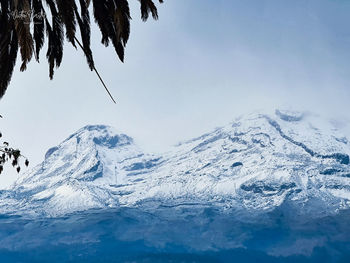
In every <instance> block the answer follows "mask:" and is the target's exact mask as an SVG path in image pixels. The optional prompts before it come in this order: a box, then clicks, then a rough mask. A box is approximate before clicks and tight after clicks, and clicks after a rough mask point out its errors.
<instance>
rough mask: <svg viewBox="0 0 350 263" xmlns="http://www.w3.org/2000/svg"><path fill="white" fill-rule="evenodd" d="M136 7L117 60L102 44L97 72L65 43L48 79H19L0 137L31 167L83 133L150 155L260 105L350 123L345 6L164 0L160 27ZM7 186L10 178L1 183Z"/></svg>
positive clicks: (36, 69) (1, 106) (337, 1)
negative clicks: (118, 140) (109, 132)
mask: <svg viewBox="0 0 350 263" xmlns="http://www.w3.org/2000/svg"><path fill="white" fill-rule="evenodd" d="M131 2H132V15H133V20H132V28H131V37H130V40H129V44H128V46H127V49H126V59H125V63H124V64H122V63H120V62H119V61H118V59H117V56H116V54H115V53H114V49H113V48H112V47H109V48H104V46H103V45H101V44H100V39H101V36H100V33H99V32H98V30H97V28H96V26H95V25H94V26H93V32H92V48H93V52H94V57H95V61H96V66H97V68H98V69H99V71H100V73H101V74H102V76H103V78H104V80H105V82H106V83H107V85H108V87H109V88H110V90H111V92H112V93H113V95H114V96H115V98H116V99H117V105H115V104H113V103H112V102H111V101H110V99H109V98H108V96H107V94H106V93H105V91H104V89H103V87H102V86H101V84H100V82H99V81H98V79H97V77H96V76H95V75H94V73H92V72H90V71H89V69H88V66H87V64H86V62H85V58H84V57H83V54H82V51H81V50H75V49H74V48H72V47H71V46H70V44H68V43H66V45H65V53H64V58H63V63H62V66H61V68H60V69H58V70H56V74H55V78H54V80H53V81H50V80H49V78H48V65H47V62H46V58H45V53H46V47H45V49H44V50H43V51H42V54H41V63H40V64H38V63H36V62H35V61H32V62H31V63H30V65H29V67H28V70H27V71H26V72H24V73H21V72H19V63H17V67H16V69H15V72H14V75H13V78H12V82H11V84H10V86H9V89H8V91H7V93H6V94H5V96H4V98H3V99H2V100H1V101H0V113H1V114H2V115H3V116H4V119H2V120H0V127H1V131H2V133H3V135H4V137H5V138H6V140H8V141H10V142H11V143H12V145H13V146H16V147H20V149H21V150H22V152H23V153H24V154H25V155H26V156H27V157H28V158H29V159H30V161H31V164H32V165H34V164H38V163H39V162H41V161H42V160H43V158H44V154H45V152H46V151H47V149H48V148H49V147H52V146H54V145H57V144H58V143H60V142H61V141H62V140H64V139H65V138H66V137H67V136H68V135H70V134H71V133H73V132H75V131H76V130H77V129H79V128H81V127H82V126H84V125H86V124H108V125H111V126H114V127H116V128H117V129H118V130H120V131H121V132H124V133H126V134H128V135H130V136H132V137H134V138H135V140H136V142H137V143H138V144H139V145H140V146H141V147H143V148H144V149H145V150H146V151H154V152H159V151H164V150H166V149H167V148H168V147H169V146H170V145H173V144H175V143H176V142H178V141H180V140H184V139H188V138H191V137H194V136H197V135H200V134H202V133H204V132H206V131H208V130H211V129H212V128H214V127H216V126H221V125H225V124H226V123H228V122H230V121H231V120H233V119H234V118H235V117H236V116H238V115H239V114H241V113H244V112H247V111H252V110H254V109H257V108H266V107H268V108H271V107H279V106H280V105H282V106H286V105H288V106H292V107H293V108H295V109H309V110H313V111H316V112H320V113H322V114H325V115H334V116H343V117H347V114H348V112H349V110H350V106H349V102H348V101H349V99H350V88H349V82H350V1H346V0H166V1H165V3H164V4H163V5H161V6H159V14H160V19H159V21H157V22H154V21H151V20H150V21H148V22H147V23H143V22H141V19H140V13H139V9H138V8H139V6H138V3H137V1H136V0H135V1H131ZM2 177H3V178H2V179H1V181H2V184H3V185H6V184H8V183H10V182H11V181H13V180H14V179H15V178H16V175H15V174H14V172H13V171H12V170H9V169H7V170H6V171H5V173H4V174H3V175H2Z"/></svg>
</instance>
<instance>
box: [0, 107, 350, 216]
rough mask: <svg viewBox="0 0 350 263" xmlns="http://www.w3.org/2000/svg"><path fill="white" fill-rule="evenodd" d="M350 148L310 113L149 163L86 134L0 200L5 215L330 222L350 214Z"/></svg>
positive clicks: (100, 133)
mask: <svg viewBox="0 0 350 263" xmlns="http://www.w3.org/2000/svg"><path fill="white" fill-rule="evenodd" d="M349 155H350V145H349V142H348V139H347V136H346V134H343V132H342V129H341V128H339V127H336V126H335V125H333V124H332V123H331V122H329V121H327V120H323V119H322V118H320V117H319V116H316V115H314V114H311V113H299V112H291V111H282V110H276V111H275V112H274V113H264V114H260V113H254V114H250V115H247V116H243V117H240V118H238V119H236V120H235V121H234V122H232V123H231V124H229V125H227V126H225V127H222V128H218V129H216V130H214V131H213V132H210V133H207V134H205V135H202V136H201V137H198V138H195V139H193V140H190V141H187V142H184V143H181V144H178V145H177V146H175V147H174V148H173V149H172V150H171V151H170V152H168V153H166V154H164V155H162V156H156V155H151V154H145V153H143V152H142V150H140V149H139V148H138V147H137V146H136V145H135V144H134V141H133V139H132V138H130V137H128V136H127V135H125V134H121V133H118V132H117V131H116V130H114V129H113V128H111V127H108V126H103V125H97V126H92V125H91V126H86V127H84V128H82V129H80V130H79V131H78V132H76V133H75V134H73V135H72V136H70V137H69V138H68V139H67V140H65V141H64V142H62V143H61V144H60V145H59V146H57V147H54V148H51V149H50V150H49V151H48V152H47V154H46V158H45V160H44V161H43V163H41V164H40V165H38V166H37V167H35V168H34V169H33V170H32V171H30V172H28V173H27V174H25V175H23V176H22V177H21V178H20V179H19V180H18V181H17V182H16V183H15V184H14V185H13V187H12V188H11V189H10V190H8V191H4V192H3V193H2V198H1V201H0V202H1V203H0V211H2V212H3V213H34V214H42V215H49V216H56V215H62V214H66V213H71V212H75V211H81V210H87V209H90V208H105V207H119V206H125V207H141V208H145V209H156V208H157V207H177V206H182V207H183V206H216V207H218V208H221V209H223V210H226V209H231V210H232V209H235V210H237V211H241V212H243V213H245V212H248V213H250V214H252V213H264V212H266V211H271V210H272V209H274V208H276V207H281V206H288V207H289V209H291V208H292V209H295V211H297V212H298V213H311V214H318V213H322V214H324V213H326V214H327V213H334V212H337V211H339V209H345V208H348V207H349V206H350V165H349Z"/></svg>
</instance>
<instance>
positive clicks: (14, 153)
mask: <svg viewBox="0 0 350 263" xmlns="http://www.w3.org/2000/svg"><path fill="white" fill-rule="evenodd" d="M0 118H2V116H1V115H0ZM20 157H23V158H24V156H22V155H21V151H20V150H18V149H13V148H11V147H10V146H9V143H8V142H6V141H2V133H1V132H0V174H1V173H2V171H3V170H4V164H5V163H6V162H11V164H12V166H13V167H14V168H15V169H16V171H17V172H18V173H19V172H20V171H21V167H20V165H19V159H20ZM24 164H25V166H28V165H29V161H28V159H25V161H24Z"/></svg>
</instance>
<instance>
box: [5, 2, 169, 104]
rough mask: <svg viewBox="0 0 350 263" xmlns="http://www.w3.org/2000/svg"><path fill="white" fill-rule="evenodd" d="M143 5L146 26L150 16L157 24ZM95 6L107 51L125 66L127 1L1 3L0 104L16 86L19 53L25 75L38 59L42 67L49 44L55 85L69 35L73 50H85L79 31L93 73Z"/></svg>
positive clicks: (151, 8)
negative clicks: (42, 55) (11, 85)
mask: <svg viewBox="0 0 350 263" xmlns="http://www.w3.org/2000/svg"><path fill="white" fill-rule="evenodd" d="M138 1H139V2H140V4H141V18H142V20H143V21H146V20H147V19H148V17H149V15H150V14H151V15H152V17H153V18H154V19H158V13H157V8H156V6H155V4H154V2H153V1H152V0H138ZM77 2H79V3H78V4H77ZM91 2H92V9H93V16H94V18H95V22H96V23H97V25H98V27H99V29H100V31H101V34H102V40H101V42H102V44H104V45H105V46H108V45H109V44H110V43H112V45H113V46H114V49H115V51H116V53H117V55H118V57H119V59H120V60H121V61H124V49H125V46H126V43H127V41H128V39H129V35H130V19H131V16H130V9H129V2H128V0H79V1H78V0H0V51H1V54H0V98H1V97H2V96H3V95H4V93H5V91H6V89H7V87H8V85H9V82H10V80H11V76H12V72H13V69H14V66H15V63H16V58H17V53H18V51H19V52H20V54H21V60H22V64H21V68H20V69H21V71H24V70H26V68H27V64H28V62H29V61H31V59H32V57H33V56H34V57H35V59H36V60H37V61H38V62H39V54H40V50H41V49H42V47H43V44H44V41H45V39H47V40H48V50H47V53H46V57H47V60H48V63H49V76H50V79H52V78H53V75H54V68H55V67H56V68H58V67H59V66H60V65H61V62H62V57H63V42H64V35H65V36H66V38H67V40H68V42H70V43H71V44H72V45H73V46H74V47H76V42H78V44H80V42H79V41H78V40H77V38H76V36H75V34H76V31H77V27H79V30H80V35H81V42H82V44H81V45H82V48H83V50H84V54H85V56H86V59H87V63H88V65H89V67H90V69H91V70H93V69H94V59H93V55H92V51H91V48H90V11H89V6H90V4H91ZM159 2H160V3H162V2H163V0H159ZM48 15H49V16H48ZM49 17H50V18H51V21H49Z"/></svg>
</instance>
